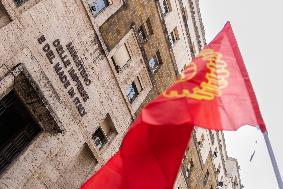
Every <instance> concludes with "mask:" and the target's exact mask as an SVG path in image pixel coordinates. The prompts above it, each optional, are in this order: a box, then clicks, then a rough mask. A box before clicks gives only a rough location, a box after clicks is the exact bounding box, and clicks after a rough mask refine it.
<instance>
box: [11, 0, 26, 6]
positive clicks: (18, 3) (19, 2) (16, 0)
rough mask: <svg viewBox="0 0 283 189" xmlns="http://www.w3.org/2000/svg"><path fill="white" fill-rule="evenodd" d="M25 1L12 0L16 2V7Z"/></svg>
mask: <svg viewBox="0 0 283 189" xmlns="http://www.w3.org/2000/svg"><path fill="white" fill-rule="evenodd" d="M27 1H28V0H14V3H15V4H16V6H17V7H19V6H21V5H22V4H24V3H25V2H27Z"/></svg>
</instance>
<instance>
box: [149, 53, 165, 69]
mask: <svg viewBox="0 0 283 189" xmlns="http://www.w3.org/2000/svg"><path fill="white" fill-rule="evenodd" d="M161 64H162V59H161V55H160V52H159V51H157V52H156V54H155V55H154V56H153V57H152V58H151V59H150V60H149V61H148V65H149V68H150V71H151V72H152V73H155V72H157V69H158V68H159V65H161Z"/></svg>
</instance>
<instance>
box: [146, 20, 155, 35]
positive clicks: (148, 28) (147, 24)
mask: <svg viewBox="0 0 283 189" xmlns="http://www.w3.org/2000/svg"><path fill="white" fill-rule="evenodd" d="M145 23H146V27H147V30H148V34H149V35H152V34H153V28H152V25H151V22H150V19H149V18H147V19H146V22H145Z"/></svg>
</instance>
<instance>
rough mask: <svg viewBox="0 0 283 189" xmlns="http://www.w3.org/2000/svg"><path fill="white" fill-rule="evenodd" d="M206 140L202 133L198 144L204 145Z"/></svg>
mask: <svg viewBox="0 0 283 189" xmlns="http://www.w3.org/2000/svg"><path fill="white" fill-rule="evenodd" d="M204 140H205V139H204V134H201V138H200V140H199V141H198V145H199V147H200V148H202V147H203V143H204Z"/></svg>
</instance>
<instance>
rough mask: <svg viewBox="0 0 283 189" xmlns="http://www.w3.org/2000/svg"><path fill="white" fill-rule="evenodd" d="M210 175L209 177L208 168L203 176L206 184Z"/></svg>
mask: <svg viewBox="0 0 283 189" xmlns="http://www.w3.org/2000/svg"><path fill="white" fill-rule="evenodd" d="M208 177H209V172H208V170H206V173H205V175H204V178H203V185H204V186H205V185H206V184H207V181H208Z"/></svg>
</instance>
